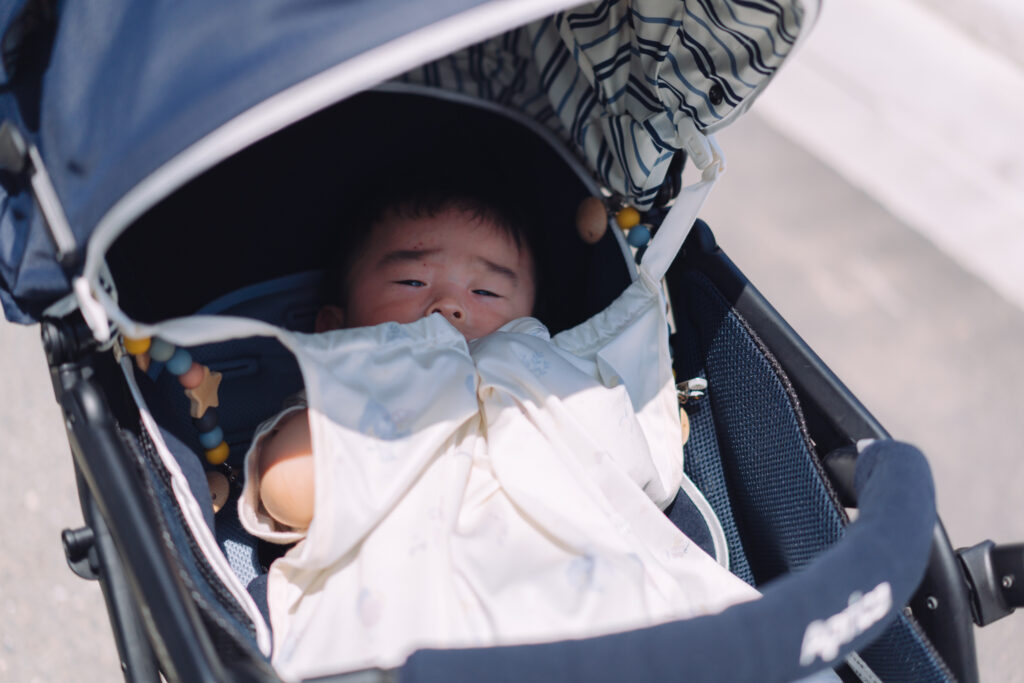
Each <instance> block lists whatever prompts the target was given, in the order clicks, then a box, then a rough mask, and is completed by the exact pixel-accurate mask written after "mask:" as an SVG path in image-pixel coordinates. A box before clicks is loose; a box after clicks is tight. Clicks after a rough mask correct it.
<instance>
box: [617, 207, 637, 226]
mask: <svg viewBox="0 0 1024 683" xmlns="http://www.w3.org/2000/svg"><path fill="white" fill-rule="evenodd" d="M615 222H616V223H617V224H618V226H619V227H620V228H622V229H623V230H629V229H630V228H632V227H633V226H634V225H637V224H638V223H640V212H639V211H637V210H636V209H634V208H633V207H632V206H624V207H622V208H621V209H619V211H618V213H616V214H615Z"/></svg>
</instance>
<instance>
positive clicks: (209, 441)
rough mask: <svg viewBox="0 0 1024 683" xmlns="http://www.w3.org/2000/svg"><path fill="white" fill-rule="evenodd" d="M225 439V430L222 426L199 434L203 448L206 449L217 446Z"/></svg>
mask: <svg viewBox="0 0 1024 683" xmlns="http://www.w3.org/2000/svg"><path fill="white" fill-rule="evenodd" d="M223 440H224V430H223V429H221V428H220V427H214V428H213V429H212V430H211V431H208V432H203V433H202V434H200V435H199V443H200V444H202V446H203V448H205V449H206V450H210V449H212V448H214V447H216V446H217V445H218V444H219V443H220V442H221V441H223Z"/></svg>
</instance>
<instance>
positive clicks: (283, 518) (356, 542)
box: [239, 197, 757, 677]
mask: <svg viewBox="0 0 1024 683" xmlns="http://www.w3.org/2000/svg"><path fill="white" fill-rule="evenodd" d="M660 275H661V274H658V273H654V274H651V273H646V272H645V271H644V269H643V268H641V269H640V277H639V278H638V280H637V281H636V282H634V283H633V285H631V286H630V287H629V288H627V290H626V291H625V292H624V293H623V294H622V295H621V296H620V297H619V299H617V300H616V301H615V302H614V303H613V304H612V305H611V306H609V307H608V309H606V310H605V311H603V312H602V313H600V314H598V315H597V316H595V317H594V318H591V319H590V320H588V321H587V322H585V323H583V324H581V325H579V326H577V327H575V328H572V329H570V330H567V331H565V332H563V333H561V334H559V335H556V336H555V337H554V338H552V337H551V336H550V335H549V334H548V332H547V330H546V329H545V328H544V326H543V325H542V324H540V322H539V321H537V320H535V319H533V318H530V317H529V315H530V314H531V312H532V310H533V307H534V300H535V298H536V291H537V275H536V272H535V266H534V258H533V255H532V252H531V250H530V248H529V247H528V245H527V240H526V237H525V231H524V230H523V229H522V227H521V226H520V225H519V224H517V223H516V221H515V220H514V219H510V218H508V217H507V216H506V215H505V214H503V213H502V211H501V210H500V209H497V208H495V207H493V206H491V205H490V204H488V203H487V202H486V201H483V200H478V199H475V198H452V197H448V198H440V199H438V198H430V197H427V198H426V199H424V198H422V197H421V198H418V199H414V200H410V201H403V202H398V203H395V204H392V205H390V206H388V207H386V208H385V209H383V210H382V211H381V212H379V213H378V215H377V216H375V217H374V218H373V219H372V221H371V229H370V230H369V231H368V234H367V235H366V236H365V241H364V243H363V244H361V245H358V246H357V248H355V249H353V250H352V251H351V256H350V258H349V260H348V261H347V262H346V263H344V264H342V268H340V269H339V277H338V283H337V284H338V289H339V290H340V294H341V296H340V298H339V301H340V305H337V306H335V305H330V306H326V307H324V308H323V309H322V310H321V311H320V312H319V314H318V316H317V324H316V327H317V331H318V332H319V334H315V335H293V336H292V338H291V340H292V341H291V342H290V346H291V348H292V349H293V350H294V351H295V352H296V356H297V357H298V360H299V364H300V367H301V368H302V371H303V376H304V379H305V383H306V389H307V392H308V401H309V407H308V408H299V409H291V410H289V411H286V412H285V413H282V415H280V416H278V418H276V423H275V424H273V425H268V426H266V427H264V428H261V430H260V431H259V433H258V434H257V436H256V438H255V439H254V446H253V448H252V449H251V450H250V452H249V454H248V455H247V459H246V473H247V478H246V484H245V490H244V491H243V496H242V499H241V500H240V503H239V512H240V516H241V518H242V522H243V524H244V525H245V527H246V528H247V529H248V530H249V531H250V532H251V533H253V534H255V535H257V536H260V537H262V538H265V539H267V540H270V541H273V542H294V541H301V542H300V543H298V544H297V545H296V546H295V547H294V548H292V549H291V550H290V551H289V552H288V553H287V554H286V555H285V556H284V557H282V558H280V559H279V560H277V561H275V563H274V564H273V565H272V567H271V570H270V575H269V578H268V604H269V607H270V617H271V626H272V630H273V632H274V638H275V648H274V659H273V661H274V664H275V666H277V668H278V670H279V671H280V672H281V673H282V674H283V675H285V676H302V677H306V676H314V675H320V674H327V673H333V672H337V671H342V670H349V669H354V668H360V667H367V666H397V665H400V664H401V663H402V661H404V659H405V658H406V657H407V656H408V655H409V654H411V652H412V651H414V650H416V649H418V648H422V647H466V646H484V645H495V644H513V643H527V642H539V641H550V640H558V639H564V638H576V637H586V636H590V635H598V634H603V633H610V632H614V631H621V630H628V629H632V628H638V627H642V626H647V625H651V624H655V623H659V622H663V621H667V620H670V619H676V618H685V617H689V616H694V615H698V614H705V613H710V612H714V611H718V610H720V609H722V608H724V607H725V606H727V605H729V604H732V603H735V602H738V601H741V600H747V599H751V598H753V597H756V595H757V594H756V592H755V591H754V590H753V589H752V588H750V587H749V586H747V585H746V584H745V583H743V582H742V581H740V580H739V579H737V578H736V577H734V576H733V575H731V574H730V573H729V572H728V571H726V570H725V569H724V568H722V567H721V566H719V565H718V564H717V563H716V562H715V561H714V560H713V559H711V558H710V557H709V556H708V555H706V554H705V553H704V552H703V551H701V550H700V549H699V548H697V547H696V546H695V545H693V544H692V543H690V541H689V540H688V539H687V538H686V537H685V536H684V535H683V534H682V533H681V532H679V531H678V530H677V529H676V528H675V527H674V526H673V524H672V523H671V522H670V521H669V520H668V519H667V518H666V517H665V516H664V515H663V514H662V512H661V508H664V507H665V506H667V505H668V504H669V503H670V502H671V501H672V500H673V499H674V497H675V495H676V494H677V493H678V491H679V487H680V483H681V482H682V480H683V478H684V475H683V473H682V437H681V429H680V424H679V413H678V404H677V401H676V396H675V390H674V384H673V382H672V376H671V364H670V359H669V354H668V346H667V343H668V340H667V334H666V329H667V324H666V319H665V306H664V302H663V300H662V299H661V296H660V289H659V285H658V280H659V279H660Z"/></svg>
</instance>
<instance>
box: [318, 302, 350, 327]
mask: <svg viewBox="0 0 1024 683" xmlns="http://www.w3.org/2000/svg"><path fill="white" fill-rule="evenodd" d="M344 326H345V311H343V310H341V309H340V308H338V307H337V306H331V305H328V306H324V307H323V308H321V309H320V310H319V311H317V313H316V331H317V332H327V331H329V330H340V329H341V328H343V327H344Z"/></svg>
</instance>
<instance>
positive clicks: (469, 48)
mask: <svg viewBox="0 0 1024 683" xmlns="http://www.w3.org/2000/svg"><path fill="white" fill-rule="evenodd" d="M575 4H577V3H575V2H573V1H571V0H519V1H517V2H503V1H496V0H490V1H485V0H443V1H437V2H429V3H423V2H414V1H412V0H373V1H372V2H371V1H370V0H347V1H346V2H336V3H308V2H295V1H294V0H260V1H258V2H252V1H246V2H240V1H239V0H229V1H227V2H217V3H209V2H203V1H201V0H185V1H182V2H175V3H153V2H147V1H139V2H131V1H130V0H105V1H102V2H100V1H98V2H89V3H53V2H50V1H49V0H9V1H8V2H6V3H4V5H5V6H4V7H2V8H0V31H2V46H3V52H2V58H3V60H2V69H0V84H2V86H3V89H2V90H0V116H2V118H3V119H4V120H5V121H7V122H8V124H9V126H8V128H9V129H13V130H15V131H16V132H17V133H18V136H19V137H20V138H21V139H23V140H24V142H25V144H26V145H27V146H28V147H29V148H30V149H29V151H28V159H30V160H34V163H31V162H30V163H28V164H26V169H27V170H22V169H21V168H18V164H13V165H12V164H10V163H7V168H6V172H2V173H0V200H2V204H0V300H2V303H3V308H4V312H5V314H6V316H7V318H8V319H10V320H12V321H15V322H23V323H30V322H33V321H36V320H38V319H39V318H40V317H41V316H42V315H43V312H44V311H45V310H46V309H47V307H49V306H51V305H52V304H54V302H56V301H58V300H60V299H61V298H63V297H65V296H66V295H67V294H68V293H69V292H70V291H71V290H72V281H73V279H74V278H75V277H76V276H77V275H79V274H80V273H82V272H83V269H84V272H85V273H86V274H87V275H89V274H90V271H91V272H92V275H93V276H95V273H96V272H98V270H99V269H100V266H101V264H102V261H103V256H104V254H105V252H106V248H107V247H108V246H109V244H110V242H111V241H112V240H113V239H114V238H116V236H117V235H118V234H120V232H121V231H123V230H124V229H125V228H126V227H127V226H128V225H130V224H131V223H132V222H133V221H134V220H135V219H136V218H138V217H139V216H140V215H142V214H143V213H144V212H145V211H147V210H148V209H149V208H151V207H152V206H154V205H155V204H156V203H158V202H159V201H161V200H162V199H163V198H165V197H166V196H168V195H169V194H170V193H172V192H173V191H174V190H176V189H177V188H179V187H181V186H182V185H184V184H185V183H187V182H188V181H189V180H191V179H193V178H195V177H197V176H198V175H200V174H201V173H203V172H204V171H205V170H207V169H209V168H210V167H212V166H214V165H216V164H217V163H219V162H221V161H223V160H224V159H226V158H228V157H230V156H231V155H232V154H234V153H236V152H238V151H239V150H241V149H244V148H245V147H247V146H249V145H251V144H253V143H255V142H256V141H258V140H260V139H262V138H264V137H267V136H268V135H271V134H272V133H274V132H276V131H277V130H280V129H281V128H283V127H285V126H288V125H290V124H292V123H294V122H296V121H298V120H300V119H303V118H305V117H307V116H309V115H310V114H312V113H314V112H316V111H319V110H321V109H324V108H325V107H328V106H330V105H332V104H334V103H335V102H337V101H340V100H342V99H344V98H346V97H348V96H350V95H352V94H353V93H356V92H359V91H361V90H365V89H367V88H371V87H373V86H375V85H377V84H379V83H381V82H384V81H386V80H389V79H396V78H398V79H401V80H404V81H407V82H412V83H420V84H423V85H426V86H438V87H443V88H446V89H449V90H455V91H459V92H462V93H465V94H468V95H472V96H474V97H479V98H483V99H487V100H492V101H495V102H497V103H499V104H501V105H505V106H508V107H510V108H512V109H514V110H518V111H521V112H525V113H527V114H529V115H530V116H532V117H534V118H535V119H537V120H539V121H541V122H542V123H543V124H545V125H547V126H548V127H550V128H552V129H553V130H556V131H557V132H558V134H559V135H560V136H561V137H562V138H563V139H565V140H566V141H568V142H570V143H571V146H572V148H573V149H574V151H575V153H576V154H578V155H579V156H581V157H582V158H583V159H584V161H585V162H586V163H587V165H588V167H589V168H590V169H591V171H592V172H593V173H594V175H595V177H596V178H597V179H598V180H599V181H600V182H601V183H602V184H603V185H604V186H605V187H607V188H608V189H609V190H610V191H611V192H613V193H615V194H617V195H619V196H621V197H622V198H624V199H625V200H627V201H630V202H632V203H634V204H635V205H637V206H638V207H641V208H644V207H647V206H650V205H651V204H652V202H653V201H654V200H655V197H656V195H657V193H658V190H659V188H660V187H661V186H662V184H663V182H664V181H665V178H666V174H667V173H668V169H669V162H670V161H671V160H672V158H673V157H674V156H675V154H676V152H678V151H679V150H683V151H684V152H685V153H686V154H688V155H689V157H690V158H692V159H693V160H694V161H695V162H697V164H698V165H699V166H702V167H703V166H705V165H707V164H708V163H710V160H711V158H710V152H709V151H708V150H709V149H710V148H709V147H708V144H707V141H706V140H705V137H704V134H705V133H710V132H713V131H714V130H717V129H718V128H719V127H721V126H723V125H725V124H726V123H728V122H729V121H731V120H732V119H733V118H734V117H735V116H736V115H738V114H739V113H741V112H742V111H744V110H745V109H746V108H747V106H749V104H750V102H751V101H752V99H753V98H754V97H755V96H756V94H757V93H758V92H760V90H761V89H762V88H763V87H764V85H765V84H766V83H767V81H768V80H769V79H770V77H771V76H772V75H773V74H774V73H775V71H776V70H777V69H778V67H779V66H780V65H781V63H782V62H783V60H784V59H785V58H786V57H787V56H788V55H789V54H790V53H791V51H792V48H793V46H794V44H795V43H796V40H797V37H798V36H799V35H800V34H801V29H802V28H806V27H807V26H809V25H810V24H811V23H812V21H813V18H814V16H815V15H816V13H817V4H818V3H817V0H806V1H804V2H801V1H799V0H785V1H779V2H776V1H774V0H744V1H743V2H735V1H727V0H632V2H627V1H625V0H621V1H618V2H614V1H610V0H609V1H605V2H598V3H591V4H587V5H584V6H582V7H577V8H575V9H568V8H570V7H572V6H573V5H575ZM551 12H557V13H556V14H554V15H550V13H551ZM546 15H550V16H546ZM424 64H426V66H423V65H424ZM410 115H414V114H413V113H410ZM370 134H386V131H370ZM0 137H3V141H2V142H3V143H4V144H5V145H6V146H7V147H6V148H7V149H14V150H16V151H17V150H20V149H22V148H21V147H20V146H18V145H15V146H13V147H11V146H10V143H9V142H8V140H9V131H8V137H4V136H3V135H0ZM35 151H37V152H38V153H37V154H36V155H35V156H33V153H34V152H35ZM18 154H20V152H18ZM18 154H15V156H18ZM7 156H8V157H10V156H11V155H10V154H8V155H7ZM33 174H34V175H36V176H40V175H47V174H48V176H49V179H50V181H52V188H53V190H54V192H55V194H54V197H55V199H56V202H54V203H51V205H50V206H51V209H50V211H49V212H46V214H45V215H44V213H43V212H42V211H40V210H39V205H40V202H39V201H38V200H37V199H34V197H33V188H36V194H38V193H39V190H38V183H37V182H36V180H33V179H32V178H31V177H30V176H32V175H33ZM43 203H45V202H43ZM54 207H55V208H54ZM55 223H58V224H59V223H65V224H64V225H54V224H55ZM55 232H56V233H58V235H57V241H58V242H61V243H62V244H63V245H64V249H63V250H62V252H61V253H58V250H57V249H56V248H55V238H54V236H53V235H54V233H55ZM61 237H63V241H61V239H60V238H61ZM58 255H59V256H61V257H62V258H60V259H58ZM89 279H90V280H95V277H92V278H89ZM90 285H91V286H93V287H95V281H93V282H91V283H90Z"/></svg>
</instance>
